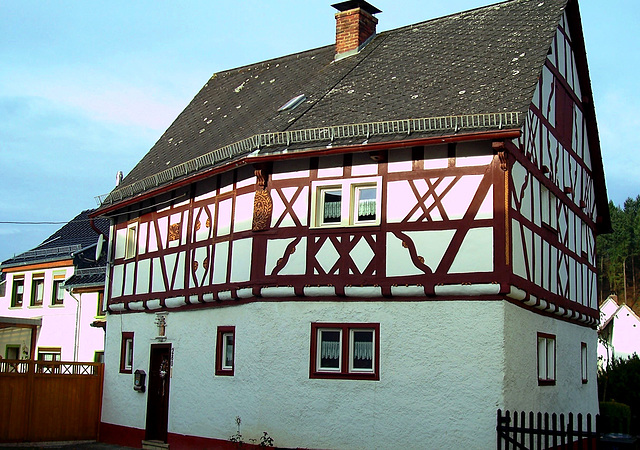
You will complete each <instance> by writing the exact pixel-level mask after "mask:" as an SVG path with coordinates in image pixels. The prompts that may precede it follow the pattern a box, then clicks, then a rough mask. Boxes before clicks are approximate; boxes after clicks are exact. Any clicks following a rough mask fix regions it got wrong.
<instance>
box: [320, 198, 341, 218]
mask: <svg viewBox="0 0 640 450" xmlns="http://www.w3.org/2000/svg"><path fill="white" fill-rule="evenodd" d="M341 209H342V202H325V204H324V219H325V221H327V219H339V218H340V212H341Z"/></svg>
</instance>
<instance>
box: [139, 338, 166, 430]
mask: <svg viewBox="0 0 640 450" xmlns="http://www.w3.org/2000/svg"><path fill="white" fill-rule="evenodd" d="M170 369H171V344H152V345H151V355H150V357H149V393H148V394H147V429H146V433H145V439H146V440H148V441H162V442H167V424H168V421H169V380H170V375H171V373H170Z"/></svg>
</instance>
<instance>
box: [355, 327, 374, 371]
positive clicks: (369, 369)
mask: <svg viewBox="0 0 640 450" xmlns="http://www.w3.org/2000/svg"><path fill="white" fill-rule="evenodd" d="M357 332H371V367H370V368H356V367H354V360H355V347H354V344H355V336H354V335H355V334H356V333H357ZM375 361H376V330H375V329H373V328H350V329H349V372H350V373H358V372H360V373H373V372H374V371H375V367H376V365H375Z"/></svg>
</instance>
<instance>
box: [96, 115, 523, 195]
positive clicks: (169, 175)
mask: <svg viewBox="0 0 640 450" xmlns="http://www.w3.org/2000/svg"><path fill="white" fill-rule="evenodd" d="M521 116H522V113H520V112H501V113H483V114H466V115H459V116H439V117H425V118H419V119H401V120H388V121H384V122H369V123H356V124H347V125H334V126H327V127H322V128H308V129H303V130H290V131H280V132H273V133H262V134H255V135H253V136H251V137H248V138H246V139H243V140H240V141H237V142H234V143H232V144H229V145H226V146H224V147H221V148H218V149H215V150H212V151H210V152H208V153H205V154H204V155H201V156H198V157H197V158H194V159H191V160H189V161H186V162H184V163H181V164H178V165H176V166H174V167H171V168H169V169H165V170H163V171H161V172H158V173H156V174H155V175H151V176H148V177H145V178H143V179H141V180H138V181H136V182H134V183H132V184H128V185H126V186H123V187H121V188H117V189H114V190H113V191H111V193H110V194H109V195H108V196H107V198H106V199H105V200H104V201H103V202H102V205H101V207H102V206H106V205H111V204H114V203H118V202H120V201H122V200H125V199H127V198H130V197H133V196H135V195H137V194H140V193H142V192H145V191H147V190H149V189H153V188H156V187H159V186H161V185H163V184H165V183H169V182H171V181H173V180H175V179H176V178H181V177H183V176H186V175H190V174H192V173H194V172H198V171H200V170H202V169H205V168H210V167H213V166H215V165H217V164H219V163H220V162H222V161H225V160H228V159H232V158H233V157H236V156H239V155H243V154H247V153H251V152H254V151H259V150H260V149H262V148H265V147H272V146H277V145H286V146H289V145H291V144H305V143H312V142H320V141H325V142H326V141H328V142H333V141H334V140H335V139H345V138H358V137H361V138H365V139H369V138H370V137H371V136H381V135H398V134H406V135H407V136H409V135H411V133H422V132H432V131H447V130H450V131H453V132H454V133H458V132H459V131H460V130H461V129H469V130H474V129H475V130H477V129H486V128H493V129H498V130H502V129H503V128H505V127H514V126H517V127H519V126H520V125H521V123H520V118H521Z"/></svg>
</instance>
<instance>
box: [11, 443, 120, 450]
mask: <svg viewBox="0 0 640 450" xmlns="http://www.w3.org/2000/svg"><path fill="white" fill-rule="evenodd" d="M5 449H15V450H25V449H37V450H41V449H46V450H59V449H64V450H127V449H131V447H121V446H119V445H112V444H103V443H102V442H95V441H75V442H28V443H24V444H0V450H5Z"/></svg>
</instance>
